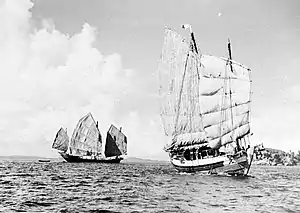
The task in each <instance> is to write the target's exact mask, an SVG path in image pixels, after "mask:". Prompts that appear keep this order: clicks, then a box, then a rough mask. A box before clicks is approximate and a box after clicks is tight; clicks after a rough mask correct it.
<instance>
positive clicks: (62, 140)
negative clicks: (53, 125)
mask: <svg viewBox="0 0 300 213" xmlns="http://www.w3.org/2000/svg"><path fill="white" fill-rule="evenodd" d="M68 145H69V137H68V134H67V132H66V131H65V130H64V129H63V128H60V129H59V130H58V132H57V133H56V136H55V139H54V142H53V144H52V148H53V149H57V150H59V151H62V152H67V150H68Z"/></svg>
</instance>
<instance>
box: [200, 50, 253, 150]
mask: <svg viewBox="0 0 300 213" xmlns="http://www.w3.org/2000/svg"><path fill="white" fill-rule="evenodd" d="M230 63H231V65H232V70H231V68H230ZM201 64H202V66H201V70H200V73H201V74H200V75H201V78H200V84H199V90H200V97H199V98H200V103H201V104H200V105H201V110H202V111H201V114H202V121H203V126H204V131H205V132H206V137H207V139H208V141H209V146H210V147H211V148H218V147H220V146H223V145H226V144H228V143H230V142H234V141H236V140H237V139H238V138H242V137H244V136H245V135H247V134H249V133H250V103H251V79H250V69H249V68H247V67H245V66H243V65H241V64H239V63H237V62H234V61H232V60H229V59H227V58H218V57H215V56H209V55H202V57H201Z"/></svg>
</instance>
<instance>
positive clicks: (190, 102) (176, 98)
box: [159, 29, 251, 151]
mask: <svg viewBox="0 0 300 213" xmlns="http://www.w3.org/2000/svg"><path fill="white" fill-rule="evenodd" d="M192 46H193V44H192V41H189V42H188V41H186V40H185V39H183V38H182V37H181V36H180V35H179V34H177V33H176V32H174V31H173V30H170V29H166V30H165V41H164V45H163V51H162V55H161V60H160V66H159V76H160V89H159V93H160V96H161V117H162V121H163V126H164V129H165V134H166V135H168V136H172V138H173V140H172V144H171V145H170V146H169V147H168V148H167V150H169V151H170V150H173V149H175V147H186V146H202V145H204V144H205V145H208V146H210V147H211V148H219V147H220V146H223V145H226V144H228V143H230V142H235V141H236V140H238V139H241V138H243V137H244V136H245V135H247V134H249V133H250V124H249V123H250V122H249V119H250V102H251V100H250V99H251V80H250V69H248V68H247V67H245V66H243V65H241V64H239V63H237V62H234V61H232V60H231V59H228V58H218V57H214V56H209V55H203V54H199V53H197V52H196V51H195V49H194V48H192Z"/></svg>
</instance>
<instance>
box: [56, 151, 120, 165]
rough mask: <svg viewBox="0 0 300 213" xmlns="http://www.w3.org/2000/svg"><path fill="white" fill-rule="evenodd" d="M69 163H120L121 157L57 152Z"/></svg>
mask: <svg viewBox="0 0 300 213" xmlns="http://www.w3.org/2000/svg"><path fill="white" fill-rule="evenodd" d="M59 154H60V155H61V156H62V157H63V158H64V159H65V160H66V161H67V162H69V163H120V162H121V160H123V158H121V157H114V158H95V157H94V158H93V157H91V156H75V155H69V154H67V153H63V152H60V153H59Z"/></svg>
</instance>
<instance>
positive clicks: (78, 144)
mask: <svg viewBox="0 0 300 213" xmlns="http://www.w3.org/2000/svg"><path fill="white" fill-rule="evenodd" d="M52 148H53V149H56V150H58V151H59V154H60V155H61V156H62V157H63V158H64V159H65V160H66V161H68V162H103V163H104V162H106V163H119V162H120V161H121V160H123V156H124V155H127V137H126V136H125V135H124V134H123V133H122V132H121V130H119V129H117V128H116V127H115V126H114V125H111V127H110V128H109V130H108V132H107V137H106V144H105V150H104V154H105V155H103V154H102V137H101V134H100V131H99V129H98V122H97V123H96V122H95V120H94V118H93V116H92V114H91V113H88V114H87V115H85V116H84V117H82V118H81V119H80V120H79V122H78V124H77V126H76V128H75V129H74V132H73V135H72V138H71V140H69V137H68V135H67V132H66V131H65V130H64V129H63V128H60V130H59V131H58V132H57V134H56V137H55V139H54V142H53V145H52Z"/></svg>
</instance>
